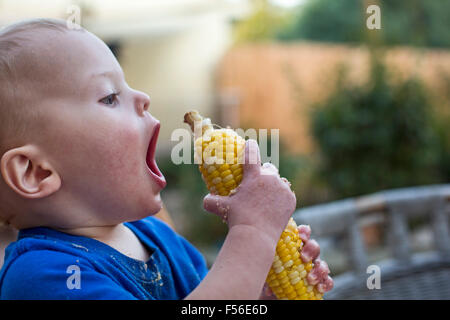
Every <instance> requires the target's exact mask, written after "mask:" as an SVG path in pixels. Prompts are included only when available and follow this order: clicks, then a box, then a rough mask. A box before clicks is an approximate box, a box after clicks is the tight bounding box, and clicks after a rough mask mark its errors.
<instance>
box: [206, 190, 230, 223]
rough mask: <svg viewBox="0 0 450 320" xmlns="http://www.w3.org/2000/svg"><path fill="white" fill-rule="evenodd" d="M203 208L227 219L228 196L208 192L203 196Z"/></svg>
mask: <svg viewBox="0 0 450 320" xmlns="http://www.w3.org/2000/svg"><path fill="white" fill-rule="evenodd" d="M203 208H205V210H206V211H208V212H211V213H214V214H216V215H218V216H219V217H221V218H222V219H223V220H225V221H227V218H228V213H229V211H230V205H229V198H228V197H223V196H219V195H214V194H210V193H209V194H207V195H206V196H205V198H203Z"/></svg>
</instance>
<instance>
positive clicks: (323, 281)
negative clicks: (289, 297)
mask: <svg viewBox="0 0 450 320" xmlns="http://www.w3.org/2000/svg"><path fill="white" fill-rule="evenodd" d="M298 234H299V236H300V239H302V241H303V244H304V245H303V249H302V253H301V255H300V257H301V259H302V261H303V262H305V263H306V262H310V261H313V262H314V268H313V269H312V270H311V271H310V272H309V274H308V276H307V277H306V281H308V283H309V284H310V285H313V286H316V288H317V290H318V291H319V292H322V293H324V292H327V291H330V290H331V289H332V288H333V284H334V283H333V279H331V277H330V276H329V275H328V274H329V273H330V269H329V268H328V264H327V263H326V262H325V261H323V260H321V259H320V247H319V244H318V243H317V241H315V240H310V236H311V228H310V227H309V226H305V225H300V226H298Z"/></svg>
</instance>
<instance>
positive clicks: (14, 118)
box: [0, 19, 71, 225]
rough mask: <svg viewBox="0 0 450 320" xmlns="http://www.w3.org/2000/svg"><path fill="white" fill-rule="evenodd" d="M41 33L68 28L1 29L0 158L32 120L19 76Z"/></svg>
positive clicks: (39, 23) (33, 22) (57, 23)
mask: <svg viewBox="0 0 450 320" xmlns="http://www.w3.org/2000/svg"><path fill="white" fill-rule="evenodd" d="M42 30H47V31H50V32H52V31H53V32H68V31H70V30H71V29H69V28H68V26H67V24H66V22H65V21H64V20H58V19H28V20H23V21H19V22H17V23H14V24H11V25H8V26H6V27H3V28H2V29H0V158H1V157H2V156H3V154H4V153H5V152H6V151H7V150H9V149H10V148H12V147H14V144H15V143H17V141H18V139H20V138H21V137H23V136H24V135H25V133H26V130H27V127H28V124H29V123H30V122H31V121H33V119H34V118H35V114H34V113H35V112H36V111H35V110H34V108H32V107H31V106H32V104H33V101H30V99H29V97H30V92H29V91H30V88H26V84H24V79H25V78H24V77H25V76H24V75H23V74H20V73H21V70H22V69H23V68H21V66H23V64H24V63H27V61H26V60H27V57H29V54H35V50H34V45H38V44H39V43H37V42H36V41H35V40H34V39H33V38H34V37H33V36H34V34H35V32H36V31H42ZM27 54H28V56H27ZM0 179H1V176H0ZM0 183H1V181H0ZM4 200H5V199H3V196H2V194H1V192H0V225H2V224H5V223H6V221H5V219H4V217H5V212H2V211H5V210H8V209H5V208H4V204H3V202H4Z"/></svg>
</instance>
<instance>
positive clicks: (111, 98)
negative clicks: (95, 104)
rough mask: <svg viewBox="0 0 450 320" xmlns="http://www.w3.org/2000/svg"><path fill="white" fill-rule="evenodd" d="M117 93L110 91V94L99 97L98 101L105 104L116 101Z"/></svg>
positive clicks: (111, 103)
mask: <svg viewBox="0 0 450 320" xmlns="http://www.w3.org/2000/svg"><path fill="white" fill-rule="evenodd" d="M117 96H118V94H117V93H112V94H110V95H107V96H106V97H104V98H102V99H100V102H101V103H103V104H106V105H113V104H115V103H116V102H117Z"/></svg>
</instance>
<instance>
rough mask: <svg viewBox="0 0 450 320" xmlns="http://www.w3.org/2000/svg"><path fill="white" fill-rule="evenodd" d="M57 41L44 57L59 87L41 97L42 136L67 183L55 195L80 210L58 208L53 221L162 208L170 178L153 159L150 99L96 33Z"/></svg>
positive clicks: (105, 220)
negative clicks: (132, 85)
mask: <svg viewBox="0 0 450 320" xmlns="http://www.w3.org/2000/svg"><path fill="white" fill-rule="evenodd" d="M58 38H61V39H62V40H58V41H57V42H56V43H54V44H52V45H51V48H50V49H48V50H49V52H52V53H51V54H50V55H51V56H53V57H50V58H49V57H48V56H47V58H45V59H47V62H46V63H47V65H48V66H49V67H48V68H49V72H50V73H51V72H54V75H55V78H54V79H55V83H52V84H51V86H52V88H56V89H54V90H53V91H52V92H53V93H52V94H51V96H50V97H48V98H45V99H44V101H40V102H39V104H40V105H42V107H43V109H44V110H45V111H44V112H43V115H42V119H41V120H42V121H41V123H42V126H45V127H43V128H42V129H41V132H38V133H37V140H38V145H39V147H40V148H42V150H44V151H45V153H46V154H47V155H48V157H49V161H51V163H52V164H53V166H54V167H55V169H56V171H57V172H58V174H59V175H60V177H61V180H62V185H61V189H60V190H58V191H57V192H56V193H55V194H53V195H52V197H54V198H55V201H59V199H65V201H66V202H67V203H66V205H67V207H68V208H72V206H73V207H75V208H78V207H79V208H78V209H76V211H77V213H76V214H75V215H74V214H71V215H70V216H67V215H66V214H65V213H64V212H58V213H57V215H56V216H55V217H53V220H52V221H53V222H52V224H54V226H57V227H60V228H73V227H86V226H98V225H110V224H117V223H120V222H124V221H132V220H137V219H141V218H143V217H146V216H148V215H151V214H155V213H157V212H158V211H159V210H160V208H161V198H160V194H159V193H160V191H161V189H163V188H164V187H165V184H166V182H165V179H164V177H163V175H162V174H161V172H160V171H159V169H158V167H157V165H156V162H155V158H154V155H155V148H156V141H157V138H158V132H159V126H160V124H159V121H158V120H157V119H155V118H154V117H152V115H151V114H150V113H149V112H148V111H150V110H147V109H148V108H149V105H150V100H149V97H148V96H147V95H146V94H144V93H142V92H139V91H137V90H134V89H132V88H130V87H129V86H128V85H127V83H126V82H125V79H124V75H123V72H122V69H121V67H120V65H119V63H118V62H117V60H116V59H115V57H114V56H113V54H112V53H111V51H110V50H109V49H108V48H107V46H106V45H105V44H104V43H103V42H102V41H100V40H99V39H98V38H96V37H95V36H93V35H92V34H89V33H87V32H79V31H72V32H69V33H67V34H66V35H63V36H58ZM49 59H50V60H49ZM51 59H54V60H55V62H54V67H52V61H51ZM52 68H53V70H52ZM58 194H59V195H58Z"/></svg>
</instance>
